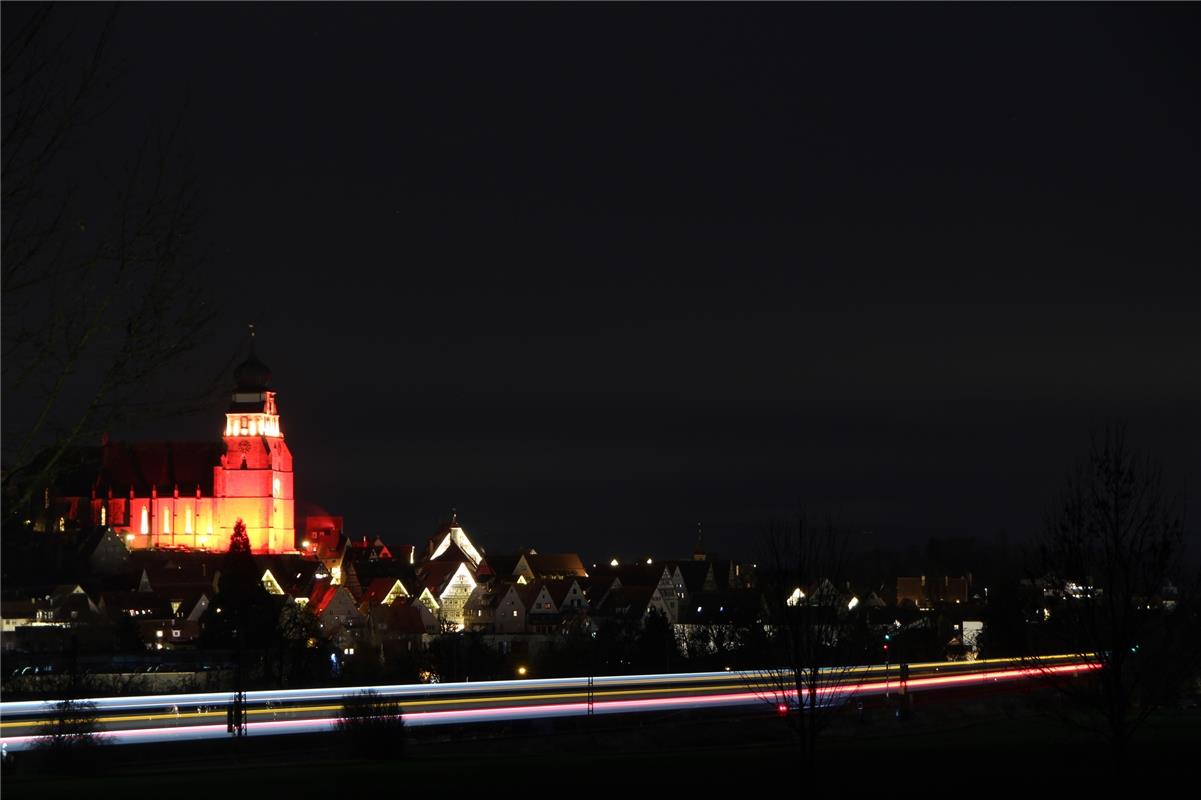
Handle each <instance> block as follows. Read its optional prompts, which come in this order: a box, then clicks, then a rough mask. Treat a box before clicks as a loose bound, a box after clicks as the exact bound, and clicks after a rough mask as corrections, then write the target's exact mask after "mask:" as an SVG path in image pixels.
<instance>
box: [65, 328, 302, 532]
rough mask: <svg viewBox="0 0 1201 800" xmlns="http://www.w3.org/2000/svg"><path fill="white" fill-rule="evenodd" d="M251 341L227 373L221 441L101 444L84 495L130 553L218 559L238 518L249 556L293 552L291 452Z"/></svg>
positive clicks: (95, 516) (99, 521)
mask: <svg viewBox="0 0 1201 800" xmlns="http://www.w3.org/2000/svg"><path fill="white" fill-rule="evenodd" d="M251 341H252V345H251V352H250V357H249V358H248V359H247V360H246V361H244V362H242V363H241V364H240V365H238V367H237V369H236V370H235V372H234V378H235V383H236V386H235V389H234V393H233V397H232V399H231V402H230V405H229V408H228V410H227V411H226V414H225V430H224V441H223V442H222V443H221V444H218V443H216V442H203V443H178V442H134V443H120V442H109V441H105V442H104V443H103V444H102V446H101V448H100V450H101V453H100V462H101V463H100V471H99V474H98V475H97V477H96V480H95V482H94V483H93V484H92V488H91V500H90V506H91V508H90V511H91V514H90V516H91V522H92V524H93V525H100V526H108V527H110V528H112V529H113V530H114V531H116V532H117V533H118V534H120V535H121V536H122V537H123V538H124V540H125V543H126V546H127V547H129V548H130V549H132V550H143V549H149V548H172V547H174V548H181V549H183V548H186V549H197V550H209V551H216V552H224V551H226V550H228V549H229V542H230V535H231V534H232V533H233V528H234V524H235V523H236V522H237V521H238V520H239V519H240V520H242V522H243V523H244V524H245V525H246V534H247V536H248V537H249V539H250V547H251V550H252V552H254V553H283V552H289V551H293V550H295V549H296V522H295V501H294V496H293V493H292V489H293V473H292V453H291V451H290V450H288V445H287V443H286V442H285V441H284V433H283V428H282V427H281V425H280V415H279V409H278V407H277V406H276V402H275V392H273V391H270V389H269V388H268V387H269V385H270V382H271V371H270V370H269V369H268V368H267V366H266V365H265V364H263V363H262V362H261V361H259V360H258V359H257V358H256V357H255V355H254V347H253V339H252V340H251ZM58 499H59V501H60V502H61V501H63V500H66V499H67V498H61V497H60V498H58ZM80 499H82V498H80ZM72 510H74V511H75V514H78V511H79V510H81V509H79V508H78V504H76V506H75V508H74V509H72ZM67 513H71V511H68V512H67ZM60 519H62V518H61V517H60ZM60 524H61V523H60Z"/></svg>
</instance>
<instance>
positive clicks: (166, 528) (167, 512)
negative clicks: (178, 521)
mask: <svg viewBox="0 0 1201 800" xmlns="http://www.w3.org/2000/svg"><path fill="white" fill-rule="evenodd" d="M170 532H171V509H169V508H164V509H163V533H170Z"/></svg>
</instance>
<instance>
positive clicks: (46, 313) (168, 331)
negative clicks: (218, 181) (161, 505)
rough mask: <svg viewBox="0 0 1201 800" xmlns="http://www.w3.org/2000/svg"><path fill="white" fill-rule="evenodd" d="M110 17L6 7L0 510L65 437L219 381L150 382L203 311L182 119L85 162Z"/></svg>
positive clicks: (102, 95) (192, 401)
mask: <svg viewBox="0 0 1201 800" xmlns="http://www.w3.org/2000/svg"><path fill="white" fill-rule="evenodd" d="M118 16H119V15H118V10H117V8H116V7H113V8H112V9H109V10H104V9H97V8H96V7H94V6H93V7H89V6H68V7H61V8H60V7H58V6H53V5H45V6H29V7H24V8H23V9H14V10H13V11H12V13H11V15H10V14H8V13H6V15H5V23H6V30H5V32H4V33H5V38H4V52H3V154H2V159H0V167H2V169H0V185H2V190H0V195H2V201H3V244H2V254H0V257H2V261H3V266H2V273H0V291H2V295H3V314H4V322H3V359H2V361H3V367H2V370H3V382H4V396H5V402H6V404H7V405H6V410H5V417H6V419H5V426H4V427H5V430H4V442H3V455H4V467H5V469H4V476H3V484H4V493H5V497H6V502H5V504H4V505H5V511H6V514H5V516H6V519H7V518H10V517H12V516H13V515H16V514H21V513H23V512H24V511H25V509H26V508H27V506H28V503H29V501H30V500H31V497H32V496H33V494H34V493H35V492H39V491H41V487H43V486H46V485H48V484H49V483H51V482H52V480H53V478H54V477H55V475H56V472H57V471H58V470H59V469H61V468H62V467H63V466H64V462H65V461H66V460H69V458H70V452H71V450H72V448H73V447H74V446H75V445H77V444H79V443H87V444H93V443H95V442H96V441H97V440H98V439H99V436H100V434H101V433H103V432H105V431H109V430H112V429H114V428H117V427H120V426H123V425H126V424H129V423H130V422H131V421H132V420H146V419H148V418H154V417H157V416H163V415H169V414H176V413H179V412H180V411H181V410H189V409H193V408H197V407H200V406H202V405H203V404H204V403H205V402H206V401H208V400H209V398H210V396H211V394H212V392H213V391H214V390H215V389H216V388H217V385H218V384H217V381H216V378H217V376H216V375H214V376H213V379H212V380H204V379H202V380H200V381H196V382H195V383H192V384H191V386H190V387H189V390H186V391H182V392H181V391H179V390H178V389H176V388H175V387H167V386H164V385H163V381H161V380H159V379H160V378H161V375H162V374H163V372H164V368H169V367H178V366H179V361H180V359H181V358H182V357H184V356H185V355H186V354H188V353H189V352H190V351H192V350H193V348H194V347H195V346H196V345H197V343H198V342H199V341H200V337H201V333H202V331H203V330H204V329H205V327H206V326H207V324H208V323H209V321H210V319H211V318H212V308H211V305H210V304H209V302H208V300H207V297H206V292H205V289H204V283H203V279H202V274H203V273H202V272H201V270H199V269H198V266H199V265H200V264H201V263H202V254H201V253H200V252H199V249H198V248H197V246H196V241H195V239H196V237H195V230H196V223H197V220H198V211H197V205H196V192H195V186H194V183H193V181H192V180H191V179H190V177H189V171H188V169H187V165H186V163H184V160H183V156H182V142H181V136H180V130H181V126H180V125H179V124H178V123H177V124H175V125H174V126H172V127H169V128H164V127H162V126H161V125H159V124H155V123H151V124H150V125H149V126H148V127H149V130H148V131H147V133H146V135H145V136H144V137H143V138H142V139H141V140H140V141H138V142H133V143H130V148H129V151H128V152H122V151H120V150H119V149H117V150H115V151H111V152H107V154H106V155H104V156H103V157H102V158H99V159H98V161H97V159H94V158H93V159H90V160H89V159H88V155H89V154H91V153H92V152H94V151H96V152H99V151H101V148H100V147H97V146H95V145H92V146H90V147H86V146H85V145H86V144H87V143H88V142H89V140H93V139H96V140H103V133H104V127H103V123H104V119H105V111H106V108H107V107H108V106H109V105H111V104H112V103H113V102H114V101H115V95H116V92H115V89H114V86H115V79H116V77H117V70H116V69H115V67H114V66H113V60H112V56H113V53H112V49H113V47H112V41H113V36H114V31H115V30H116V27H117V21H118ZM80 54H83V55H82V56H81V55H80ZM181 120H182V114H181ZM110 150H111V148H110ZM197 385H199V387H200V389H199V391H197V390H196V386H197Z"/></svg>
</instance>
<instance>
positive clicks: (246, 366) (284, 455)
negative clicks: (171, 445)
mask: <svg viewBox="0 0 1201 800" xmlns="http://www.w3.org/2000/svg"><path fill="white" fill-rule="evenodd" d="M234 379H235V382H236V388H235V389H234V394H233V399H232V401H231V402H230V404H229V410H228V411H227V412H226V414H225V455H223V456H222V457H221V464H220V466H217V467H214V468H213V493H214V494H215V495H216V497H217V498H218V500H217V502H218V512H217V516H218V525H219V528H218V530H217V531H216V535H217V536H218V537H219V542H220V544H218V547H219V548H220V549H225V547H226V546H227V543H228V542H229V537H230V534H231V533H232V532H233V527H234V523H235V522H236V521H237V520H238V519H241V520H242V521H243V522H244V523H245V524H246V534H247V536H249V537H250V548H251V550H252V551H253V552H255V553H281V552H284V551H286V550H292V549H294V548H295V546H296V523H295V519H294V502H293V495H292V453H291V451H289V450H288V445H287V444H286V443H285V442H284V434H283V430H282V429H281V428H280V425H279V410H278V409H277V408H276V406H275V392H272V391H269V390H268V388H267V387H268V386H269V385H270V383H271V370H270V369H268V368H267V365H266V364H264V363H263V362H261V361H259V360H258V358H257V357H256V356H255V354H254V328H253V326H252V327H251V331H250V356H249V357H248V358H247V359H246V360H245V361H243V362H242V363H241V364H239V365H238V367H237V369H236V370H234Z"/></svg>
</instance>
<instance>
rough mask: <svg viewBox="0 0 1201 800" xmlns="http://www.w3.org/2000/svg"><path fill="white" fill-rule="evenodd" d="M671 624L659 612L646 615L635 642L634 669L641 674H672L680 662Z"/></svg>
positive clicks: (655, 611)
mask: <svg viewBox="0 0 1201 800" xmlns="http://www.w3.org/2000/svg"><path fill="white" fill-rule="evenodd" d="M679 659H680V655H679V650H678V649H677V648H676V636H675V632H674V631H673V630H672V627H671V622H669V621H668V619H667V617H666V616H665V615H663V614H662V613H660V612H659V611H657V610H652V611H651V613H649V614H647V615H646V619H645V621H644V622H643V625H642V630H640V631H639V632H638V636H637V638H636V639H635V640H634V665H633V666H634V669H636V670H637V671H639V672H647V673H655V672H671V671H672V669H673V668H674V667H675V665H676V663H677V662H678V661H679Z"/></svg>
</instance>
